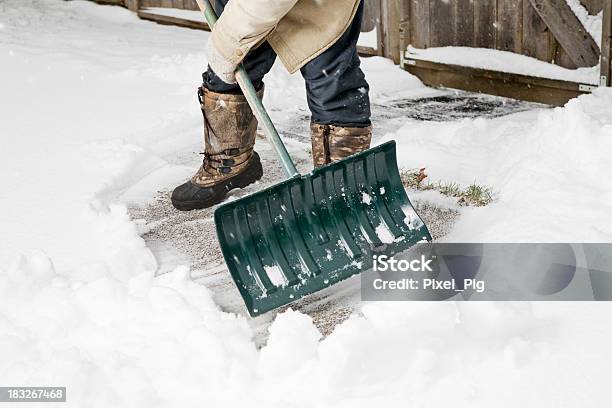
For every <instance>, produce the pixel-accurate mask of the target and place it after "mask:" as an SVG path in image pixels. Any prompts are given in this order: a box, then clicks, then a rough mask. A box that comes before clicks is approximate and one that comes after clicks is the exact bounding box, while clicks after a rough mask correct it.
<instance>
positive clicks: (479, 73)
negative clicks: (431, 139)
mask: <svg viewBox="0 0 612 408" xmlns="http://www.w3.org/2000/svg"><path fill="white" fill-rule="evenodd" d="M404 69H406V70H407V71H408V72H410V73H411V74H414V75H416V76H418V77H419V79H421V81H423V83H425V84H426V85H429V86H433V87H447V88H455V89H462V90H466V91H471V92H482V93H486V94H490V95H498V96H505V97H508V98H514V99H520V100H525V101H532V102H540V103H545V104H549V105H556V106H562V105H564V104H565V103H567V101H569V100H570V99H572V98H575V97H577V96H580V95H582V94H584V93H586V92H584V91H581V90H580V88H579V86H580V84H578V83H575V82H568V81H559V80H554V79H546V78H538V77H532V76H527V75H518V74H508V73H504V72H498V71H489V70H485V69H479V68H468V67H462V66H458V65H452V64H440V63H437V62H430V61H421V60H408V61H407V63H406V64H405V65H404Z"/></svg>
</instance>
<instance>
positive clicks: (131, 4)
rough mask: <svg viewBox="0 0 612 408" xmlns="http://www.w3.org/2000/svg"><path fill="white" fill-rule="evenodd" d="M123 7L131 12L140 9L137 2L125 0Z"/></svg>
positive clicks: (137, 0) (136, 0)
mask: <svg viewBox="0 0 612 408" xmlns="http://www.w3.org/2000/svg"><path fill="white" fill-rule="evenodd" d="M125 7H127V8H128V9H129V10H132V11H138V9H139V8H140V1H139V0H125Z"/></svg>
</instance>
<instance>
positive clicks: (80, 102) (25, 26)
mask: <svg viewBox="0 0 612 408" xmlns="http://www.w3.org/2000/svg"><path fill="white" fill-rule="evenodd" d="M204 36H205V34H203V33H201V32H196V31H190V30H182V29H178V28H169V27H162V26H157V25H154V24H151V23H146V22H142V21H139V20H137V19H136V18H135V17H134V16H133V15H132V14H131V13H129V12H128V11H126V10H123V9H120V8H112V7H100V6H96V5H94V4H91V3H88V2H82V1H73V2H63V1H59V0H56V1H50V0H19V1H18V0H11V1H8V0H7V1H2V2H0V65H1V66H2V67H3V70H2V71H3V72H2V75H0V88H1V89H2V91H3V92H2V93H1V94H0V108H1V110H2V115H3V116H2V120H1V121H0V134H2V137H3V145H2V149H1V150H0V163H1V164H0V166H1V170H2V171H0V183H2V185H3V189H2V190H1V191H0V208H1V209H2V211H1V212H0V225H1V226H2V232H1V234H2V235H1V237H2V238H1V246H0V384H2V385H38V386H41V385H65V386H67V387H68V404H67V406H71V407H84V406H87V407H109V406H114V407H130V408H132V407H141V406H142V407H147V408H149V407H176V406H230V407H233V406H238V405H240V406H242V405H244V402H245V401H248V402H249V403H251V404H252V405H253V406H263V405H264V404H266V405H268V406H279V407H280V406H320V407H329V406H340V407H343V406H346V407H355V406H373V405H374V404H382V405H383V406H410V405H411V404H414V405H421V406H423V405H426V406H440V405H442V404H445V405H450V404H453V405H455V406H470V407H479V406H483V407H485V406H486V407H489V406H536V404H537V406H538V407H542V406H544V407H558V406H564V405H565V406H589V407H598V406H605V405H606V404H607V403H608V389H607V383H608V379H609V370H610V366H611V363H612V355H611V354H610V352H609V350H608V348H609V343H610V341H611V340H612V328H610V325H609V324H608V323H609V315H610V307H609V306H607V305H605V304H588V303H572V304H567V303H553V304H547V303H537V304H530V303H520V304H512V303H484V304H455V303H419V304H416V303H398V304H384V303H372V304H365V305H364V306H363V308H362V310H361V313H360V314H359V315H353V316H352V317H351V318H350V319H349V320H348V321H346V322H345V323H343V324H342V325H341V326H339V327H337V329H336V330H335V331H334V333H332V334H331V335H330V336H328V337H327V338H325V339H324V340H319V339H320V334H319V333H318V332H317V330H316V329H315V327H314V326H313V325H312V322H311V321H310V318H309V317H308V316H305V315H302V314H300V313H297V312H291V311H289V312H286V313H284V314H282V315H280V316H279V317H278V318H277V319H276V321H275V322H274V323H273V325H272V326H271V329H270V331H271V335H270V338H269V341H268V344H267V346H266V347H264V348H263V349H261V350H257V348H256V347H255V345H254V343H253V342H252V339H251V337H252V333H251V331H250V329H249V327H248V324H247V321H246V318H244V317H240V316H235V315H232V314H228V313H223V312H221V311H220V310H219V309H218V307H217V306H216V305H215V304H214V302H213V301H212V300H211V294H210V292H209V291H208V290H207V289H206V288H205V287H202V286H200V285H197V284H195V283H193V282H191V281H190V280H189V279H188V269H187V268H186V267H184V266H181V265H178V264H177V265H176V268H175V270H174V271H173V272H171V273H169V274H167V275H165V276H163V277H159V278H154V277H153V276H154V273H155V270H156V268H157V264H156V260H155V258H154V256H153V255H152V254H151V252H150V250H149V249H148V248H147V247H146V245H145V244H144V242H143V240H142V239H141V238H140V237H139V235H138V229H137V227H136V225H134V223H132V222H131V221H130V220H129V218H128V216H127V215H126V209H125V201H126V200H130V201H138V200H146V199H150V198H151V197H152V196H153V194H154V192H155V191H156V189H158V188H166V187H167V186H168V185H172V184H174V183H176V182H177V181H179V180H180V179H182V178H183V177H185V176H187V175H188V174H189V173H190V172H191V171H192V170H193V169H191V168H187V167H186V166H182V165H175V164H174V163H175V162H176V161H177V157H180V156H181V155H185V154H191V153H192V152H193V151H194V150H197V149H198V148H199V147H198V146H197V145H194V143H195V141H194V135H197V134H199V126H200V118H199V112H198V107H197V105H196V104H195V103H194V102H193V99H192V98H194V96H193V88H194V84H197V82H198V77H199V72H200V71H201V69H202V67H203V66H204V65H205V59H204V56H203V54H202V53H201V52H200V51H199V50H200V49H201V47H202V44H204V41H205V39H204ZM365 69H366V74H367V75H368V78H369V79H370V81H371V82H372V85H373V88H376V91H375V94H374V97H375V98H379V99H381V100H382V99H383V98H384V97H385V94H391V93H393V92H397V95H419V94H424V93H427V92H429V91H428V90H427V89H426V88H424V87H422V85H420V83H419V81H418V80H416V79H415V78H414V77H411V76H410V75H408V74H406V73H403V72H400V71H399V70H397V69H395V68H393V67H392V66H391V65H390V64H388V63H385V62H382V61H380V60H376V59H374V60H371V61H368V62H366V63H365ZM273 78H274V81H270V82H269V89H270V92H269V93H268V96H267V97H266V98H267V100H266V102H267V103H269V104H271V106H272V107H273V108H274V112H273V115H275V116H276V117H280V116H285V115H291V114H294V113H295V112H300V111H303V109H304V106H305V105H304V102H303V93H302V92H303V88H301V87H300V86H299V85H300V80H299V78H296V77H292V78H290V79H289V78H287V77H286V74H284V73H283V71H282V69H280V68H279V67H276V68H275V70H274V72H273ZM610 102H612V95H611V93H610V92H609V91H600V92H597V93H596V94H595V95H592V96H585V97H582V98H580V99H579V100H576V101H573V102H571V103H570V104H569V105H568V106H567V107H565V108H562V109H556V110H552V111H535V112H529V113H522V114H517V115H513V116H510V117H505V118H497V119H491V120H483V119H477V120H463V121H460V122H452V123H430V122H416V121H410V120H406V121H405V122H404V123H405V126H404V127H401V128H400V129H399V130H398V131H397V134H396V135H395V136H396V137H397V138H398V140H399V141H400V147H401V149H402V152H403V154H402V155H400V156H401V157H402V158H403V159H402V160H405V162H404V163H403V164H405V165H407V166H410V167H416V166H417V165H420V164H423V165H425V166H426V167H427V168H428V169H429V171H430V177H432V178H434V179H438V178H439V179H444V180H448V181H456V182H460V183H463V184H468V183H471V182H472V181H474V180H476V181H477V182H479V183H486V184H490V185H491V186H493V187H494V189H495V190H496V191H498V192H499V199H498V202H497V203H495V204H494V205H491V206H490V207H486V208H479V209H469V210H465V211H464V212H463V215H462V217H463V218H462V220H461V222H460V223H459V224H458V225H457V226H456V228H455V230H454V231H453V232H452V234H453V235H452V238H454V239H470V240H508V237H510V238H511V239H512V240H530V239H567V240H569V239H575V240H609V239H611V238H612V230H611V229H610V228H611V227H610V225H611V223H610V215H609V212H608V213H606V211H604V209H605V207H606V206H607V208H610V204H611V203H612V196H611V195H610V191H612V189H611V188H610V187H611V186H610V181H609V180H607V179H606V175H607V174H609V173H610V164H609V163H608V161H607V160H606V159H607V158H608V157H610V153H611V151H610V150H611V144H610V143H611V142H610V138H611V136H612V128H611V124H612V114H611V113H610V110H609V106H610ZM387 137H391V136H387ZM298 148H301V145H299V144H294V145H292V149H298ZM19 253H23V254H24V255H23V256H18V254H19Z"/></svg>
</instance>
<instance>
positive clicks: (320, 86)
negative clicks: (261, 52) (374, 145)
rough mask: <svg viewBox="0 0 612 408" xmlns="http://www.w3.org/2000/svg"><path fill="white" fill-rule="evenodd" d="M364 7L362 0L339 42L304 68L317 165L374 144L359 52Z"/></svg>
mask: <svg viewBox="0 0 612 408" xmlns="http://www.w3.org/2000/svg"><path fill="white" fill-rule="evenodd" d="M363 8H364V4H363V1H362V2H361V4H360V5H359V9H358V10H357V14H356V15H355V18H354V20H353V22H352V23H351V25H350V26H349V28H348V29H347V30H346V32H345V33H344V34H343V35H342V36H341V37H340V38H339V39H338V41H336V43H334V45H332V46H331V47H330V48H329V49H327V50H326V51H325V52H323V53H322V54H321V55H319V56H318V57H316V58H315V59H313V60H312V61H310V62H309V63H308V64H306V65H305V66H304V67H303V68H302V69H301V72H302V76H303V77H304V80H305V81H306V93H307V98H308V106H309V108H310V112H311V115H312V116H311V136H312V154H313V160H314V164H315V166H322V165H324V164H328V163H331V162H333V161H336V160H339V159H342V158H344V157H347V156H350V155H352V154H355V153H358V152H360V151H363V150H366V149H367V148H369V147H370V141H371V138H372V128H371V123H370V98H369V96H368V92H369V85H368V83H367V81H366V79H365V75H364V74H363V71H362V70H361V68H360V60H359V55H358V53H357V40H358V38H359V33H360V31H361V20H362V18H363Z"/></svg>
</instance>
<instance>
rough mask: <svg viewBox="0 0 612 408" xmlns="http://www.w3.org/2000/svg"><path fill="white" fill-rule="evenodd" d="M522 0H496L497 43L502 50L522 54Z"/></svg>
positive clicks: (497, 46)
mask: <svg viewBox="0 0 612 408" xmlns="http://www.w3.org/2000/svg"><path fill="white" fill-rule="evenodd" d="M521 3H522V0H497V44H496V48H497V49H499V50H503V51H511V52H516V53H517V54H522V51H523V50H522V48H523V7H522V4H521Z"/></svg>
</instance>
